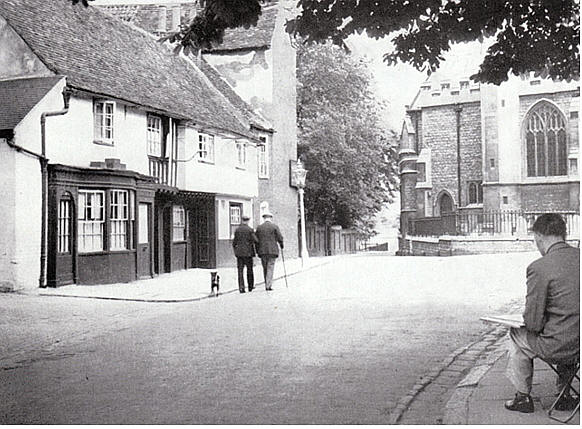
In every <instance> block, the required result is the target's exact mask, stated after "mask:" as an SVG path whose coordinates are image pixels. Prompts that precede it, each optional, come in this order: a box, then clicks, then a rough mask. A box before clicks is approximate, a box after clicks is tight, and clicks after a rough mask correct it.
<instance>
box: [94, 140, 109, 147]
mask: <svg viewBox="0 0 582 429" xmlns="http://www.w3.org/2000/svg"><path fill="white" fill-rule="evenodd" d="M93 143H94V144H98V145H100V146H113V141H103V140H93Z"/></svg>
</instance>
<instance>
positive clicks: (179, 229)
mask: <svg viewBox="0 0 582 429" xmlns="http://www.w3.org/2000/svg"><path fill="white" fill-rule="evenodd" d="M185 239H186V212H185V211H184V207H182V206H173V207H172V241H174V242H176V241H184V240H185Z"/></svg>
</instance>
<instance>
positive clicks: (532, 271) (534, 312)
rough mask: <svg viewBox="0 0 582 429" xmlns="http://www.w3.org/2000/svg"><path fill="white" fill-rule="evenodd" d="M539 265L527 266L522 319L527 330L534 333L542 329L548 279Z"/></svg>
mask: <svg viewBox="0 0 582 429" xmlns="http://www.w3.org/2000/svg"><path fill="white" fill-rule="evenodd" d="M541 271H542V270H540V268H539V267H534V266H533V264H532V265H530V266H529V267H527V295H526V297H525V311H524V313H523V321H524V323H525V327H526V329H527V330H528V331H531V332H535V333H536V334H537V333H539V332H541V331H542V330H543V329H544V324H545V322H546V321H545V319H544V314H545V312H546V300H547V297H548V281H547V280H546V279H545V276H544V275H543V273H542V272H541Z"/></svg>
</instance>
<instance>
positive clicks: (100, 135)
mask: <svg viewBox="0 0 582 429" xmlns="http://www.w3.org/2000/svg"><path fill="white" fill-rule="evenodd" d="M114 114H115V102H113V101H102V100H96V101H95V102H94V104H93V124H94V141H95V143H102V144H108V145H113V122H114V121H113V119H114Z"/></svg>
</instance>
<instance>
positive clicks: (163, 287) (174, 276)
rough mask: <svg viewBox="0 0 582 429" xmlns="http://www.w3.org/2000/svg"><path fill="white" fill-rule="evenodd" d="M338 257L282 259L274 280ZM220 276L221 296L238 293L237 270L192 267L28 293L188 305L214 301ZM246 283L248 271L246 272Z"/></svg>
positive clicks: (257, 269)
mask: <svg viewBox="0 0 582 429" xmlns="http://www.w3.org/2000/svg"><path fill="white" fill-rule="evenodd" d="M339 256H340V255H338V256H325V257H311V258H307V259H306V260H305V261H304V263H302V261H301V259H300V258H294V259H288V260H287V259H286V260H285V264H283V261H282V259H281V257H279V258H277V262H276V263H275V272H274V275H273V281H276V280H284V277H285V274H287V277H290V276H293V275H295V274H297V273H299V272H303V271H306V270H309V269H312V268H315V267H318V266H321V265H324V264H327V263H331V262H333V261H334V260H336V259H337V258H338V257H339ZM213 271H216V272H218V275H219V276H220V291H219V295H224V294H228V293H233V292H237V293H238V276H237V269H236V267H221V268H216V269H201V268H192V269H189V270H183V271H174V272H172V273H165V274H161V275H159V276H156V277H154V278H147V279H142V280H137V281H134V282H131V283H115V284H110V285H68V286H61V287H58V288H45V289H35V290H32V291H30V292H28V291H27V292H25V293H26V294H34V295H41V296H63V297H77V298H97V299H110V300H122V301H138V302H166V303H168V302H188V301H199V300H201V299H206V298H213V297H214V296H215V295H213V294H212V293H211V289H210V278H211V272H213ZM254 275H255V290H261V288H262V289H263V290H264V284H265V283H264V281H263V269H262V267H261V262H260V260H259V259H255V266H254ZM245 284H246V272H245ZM281 286H283V287H285V286H284V282H283V281H281V282H278V284H277V283H276V284H274V286H273V288H274V289H275V288H277V287H281Z"/></svg>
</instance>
